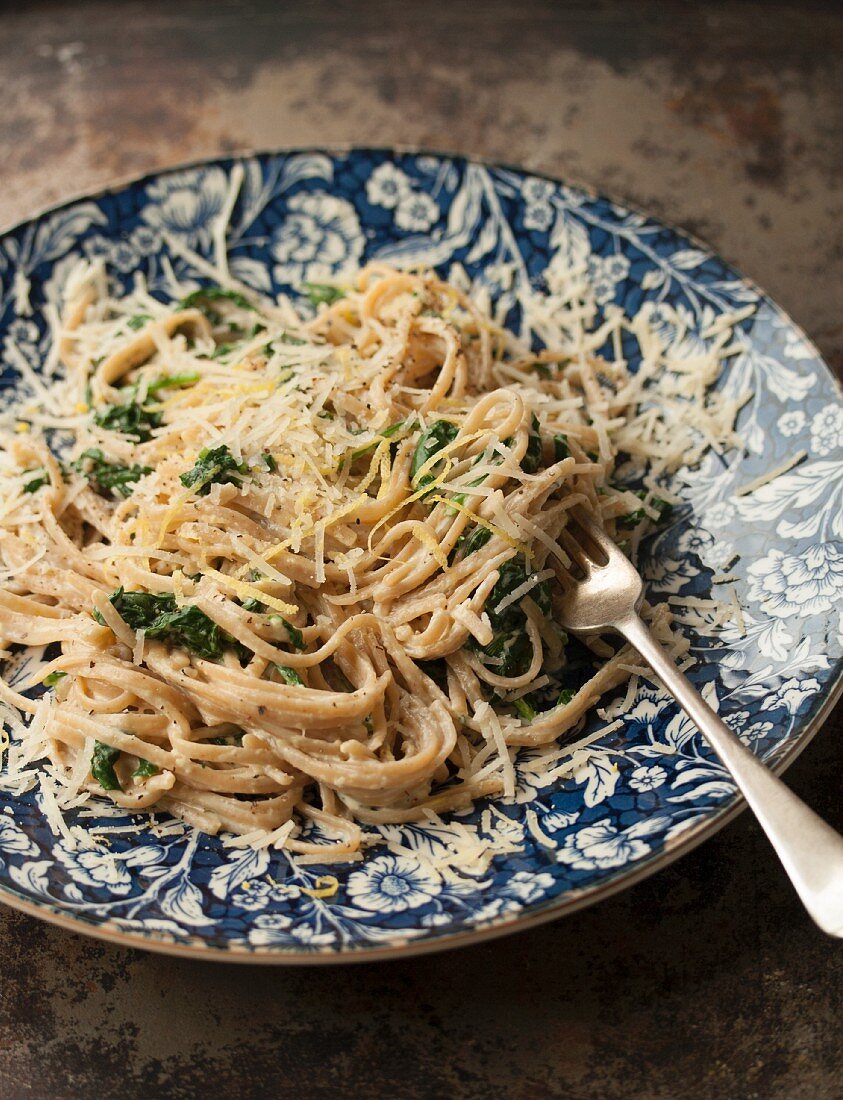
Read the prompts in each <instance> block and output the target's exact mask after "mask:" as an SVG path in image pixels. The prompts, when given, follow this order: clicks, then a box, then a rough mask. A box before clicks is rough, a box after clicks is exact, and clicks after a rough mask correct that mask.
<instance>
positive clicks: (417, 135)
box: [0, 0, 843, 1100]
mask: <svg viewBox="0 0 843 1100" xmlns="http://www.w3.org/2000/svg"><path fill="white" fill-rule="evenodd" d="M841 56H843V13H841V12H840V9H839V7H838V6H837V5H835V4H832V3H829V4H818V3H805V2H803V3H792V4H775V3H765V4H760V3H759V4H756V3H731V4H720V3H709V4H706V5H692V4H686V3H684V2H674V0H661V2H652V0H649V2H648V0H642V2H635V3H633V2H626V3H624V2H623V0H613V2H610V3H599V2H594V3H568V4H564V3H553V2H551V0H518V2H517V3H510V2H508V0H485V2H483V3H473V2H470V0H463V2H460V0H451V2H450V3H444V2H441V0H427V2H421V0H402V2H400V3H399V2H396V0H393V2H390V0H356V2H345V0H332V2H327V0H310V2H309V3H299V4H295V3H287V4H283V3H272V2H270V0H264V2H258V0H253V2H242V3H236V2H231V3H208V2H207V0H203V2H201V3H200V2H194V0H182V2H180V3H178V4H176V3H161V2H157V0H154V2H152V0H145V2H141V0H122V2H120V0H110V2H106V0H101V2H93V3H81V2H77V3H33V2H30V3H28V4H2V5H0V102H2V104H3V110H2V112H0V153H1V154H2V161H0V163H1V164H2V169H0V179H2V187H0V224H8V223H11V222H13V221H15V220H17V219H18V218H21V217H24V216H26V215H27V214H29V213H32V212H34V211H35V210H37V209H38V208H40V207H41V206H43V205H45V204H47V203H51V202H53V201H56V200H59V199H62V198H64V197H67V196H68V195H71V194H75V193H78V192H81V191H84V190H89V189H91V188H96V187H99V186H101V185H103V184H105V183H107V182H109V181H111V180H113V179H114V178H115V177H121V176H126V175H128V174H132V173H137V172H146V171H149V170H150V169H154V168H156V167H159V166H164V165H172V164H174V163H178V162H180V161H185V160H191V159H195V158H197V157H202V156H206V155H213V154H216V153H219V152H227V151H236V150H248V149H252V148H269V147H276V146H284V145H309V144H314V145H318V144H324V143H338V142H342V143H351V142H354V143H358V144H360V143H369V144H378V145H388V144H394V143H402V144H411V145H422V146H428V147H432V148H437V149H454V150H459V151H463V152H467V153H475V154H479V155H482V156H485V157H491V158H501V159H504V160H507V161H510V162H514V163H520V164H523V165H526V166H528V167H534V168H537V169H542V170H544V171H548V172H553V173H558V174H562V175H566V176H569V177H571V178H573V179H577V180H582V181H585V182H588V183H590V184H592V185H594V186H595V187H598V188H602V189H604V190H608V191H610V192H613V193H615V194H617V195H619V196H621V197H623V198H625V199H627V200H629V201H631V202H633V203H634V204H637V205H638V206H641V207H643V208H646V209H647V210H649V211H653V212H655V213H657V214H659V215H661V216H662V217H664V218H666V219H667V220H668V221H671V222H675V223H678V224H680V225H682V226H684V227H685V228H687V229H690V230H691V231H693V232H695V233H697V234H698V235H700V236H702V237H703V238H705V239H706V240H707V241H709V242H710V243H711V244H713V245H714V246H716V247H717V248H718V249H719V250H720V251H721V252H722V253H723V254H724V255H725V256H726V257H727V258H728V259H730V260H732V261H733V262H735V263H736V264H738V266H739V267H741V268H742V269H743V270H744V271H745V272H746V273H747V274H749V275H751V276H752V277H753V278H755V279H756V280H757V281H758V282H759V283H760V284H761V285H762V286H764V287H765V288H766V289H767V290H769V291H770V292H771V293H772V294H773V295H774V297H776V298H777V300H778V301H780V302H781V304H782V305H783V306H784V307H785V308H786V309H788V310H789V311H790V312H791V313H792V315H793V316H794V317H795V318H796V319H797V320H798V321H799V322H800V323H801V324H802V325H803V326H804V327H805V328H806V330H807V331H808V333H809V334H810V335H811V336H812V337H813V339H814V340H815V341H816V342H817V343H818V345H819V346H820V348H821V349H822V351H823V352H824V353H825V355H826V356H827V357H828V358H829V360H831V361H832V362H833V363H835V364H836V365H837V366H838V368H840V367H843V65H842V64H841V60H840V59H841ZM841 733H843V714H841V711H840V710H838V713H837V716H836V718H832V720H831V721H830V722H829V724H828V726H827V727H826V729H825V731H824V732H823V734H822V735H821V736H820V738H819V739H818V741H817V742H816V743H815V744H814V745H813V746H812V747H811V748H809V749H808V750H807V752H806V753H805V755H804V757H803V758H802V759H801V760H800V761H799V762H798V763H797V764H796V765H795V766H794V767H793V769H792V771H791V772H790V773H789V781H790V782H791V783H792V785H793V786H794V788H795V789H796V790H797V791H798V792H799V793H800V794H801V795H803V797H805V798H807V799H808V800H809V801H810V802H811V803H812V804H813V805H815V806H816V807H817V809H819V810H820V811H821V812H822V813H824V814H825V815H826V816H827V818H828V819H829V820H830V821H832V822H833V823H834V824H835V825H836V826H837V827H838V828H843V805H842V804H841V797H840V790H841V783H840V775H841V772H843V753H842V750H841V747H840V734H841ZM841 988H843V962H842V961H841V955H840V950H839V947H838V946H837V945H835V944H833V943H832V942H830V941H827V940H826V939H824V938H823V937H822V935H821V934H820V933H819V932H816V931H815V930H814V929H813V928H812V927H811V926H810V924H809V922H808V920H807V918H806V917H805V916H804V915H803V913H802V912H801V910H800V908H799V905H798V904H797V903H796V901H795V900H794V898H793V896H792V894H791V892H790V889H789V887H788V886H787V885H786V884H785V882H784V881H783V876H782V874H781V873H780V872H779V870H778V868H777V866H776V863H775V860H774V858H773V857H772V855H771V854H770V852H769V851H768V848H767V846H766V844H765V842H764V841H763V838H762V837H761V835H760V833H759V831H758V829H757V828H756V827H755V826H754V824H753V823H752V821H750V820H749V819H748V818H747V817H746V816H744V817H743V818H741V819H740V820H739V821H738V822H736V823H735V824H733V825H731V826H730V827H729V828H728V829H726V830H725V831H724V832H723V833H722V834H720V835H719V836H718V837H716V838H715V839H713V840H712V841H710V842H709V843H707V844H706V845H705V846H704V847H703V848H702V849H700V850H698V851H697V852H695V853H693V854H692V855H691V856H689V857H687V858H686V859H684V860H682V861H681V862H680V863H679V864H678V865H675V866H673V867H671V868H669V869H668V870H666V871H664V872H663V873H662V874H660V875H658V876H657V877H656V878H655V879H652V880H650V881H648V882H646V883H644V884H642V885H640V886H638V887H637V888H635V889H634V890H631V891H629V892H628V893H626V894H624V895H622V896H620V897H618V898H615V899H613V900H611V901H609V902H607V903H606V904H604V905H602V906H600V907H599V908H596V909H592V910H588V911H586V912H584V913H580V914H577V915H575V916H573V917H569V918H567V919H566V920H564V921H559V922H557V923H555V924H553V925H550V926H548V927H545V928H542V929H538V930H536V931H534V932H531V933H527V934H524V935H522V936H517V937H514V938H511V939H508V940H502V941H499V942H497V943H493V944H490V945H488V946H483V947H477V948H474V949H470V950H466V951H462V952H459V953H453V954H444V955H441V956H436V957H430V958H422V959H416V960H406V961H404V962H400V963H392V964H383V965H379V966H375V965H367V966H362V967H361V966H358V967H353V968H347V969H336V970H318V971H316V970H281V969H279V970H250V969H244V968H237V967H234V966H224V965H202V964H198V963H192V962H183V961H177V960H172V959H167V958H163V957H156V956H153V955H148V954H144V953H141V952H132V951H126V950H122V949H119V948H116V947H110V946H105V945H102V944H99V943H95V942H93V941H90V940H85V939H82V938H81V937H77V936H75V935H72V934H69V933H65V932H62V931H59V930H58V929H55V928H51V927H48V926H45V925H42V924H40V923H38V922H36V921H34V920H30V919H29V918H26V917H22V916H20V915H17V914H15V913H12V912H10V911H6V910H0V1096H3V1097H8V1098H17V1097H37V1098H40V1097H51V1098H64V1097H77V1096H80V1097H87V1096H97V1097H121V1098H126V1100H131V1098H134V1097H151V1096H152V1097H157V1096H165V1095H166V1096H174V1097H193V1096H200V1095H205V1094H208V1093H210V1094H211V1095H222V1096H237V1097H263V1096H267V1095H270V1094H272V1095H275V1096H278V1097H282V1098H284V1097H307V1098H310V1097H313V1098H320V1097H323V1096H324V1097H328V1096H331V1097H334V1096H342V1097H345V1096H349V1097H355V1098H356V1097H361V1098H369V1097H372V1098H374V1097H391V1098H392V1097H394V1098H396V1100H400V1098H404V1097H406V1098H416V1097H481V1096H483V1097H485V1096H488V1095H490V1094H491V1095H493V1096H506V1097H513V1098H521V1097H524V1098H527V1097H530V1098H531V1100H532V1098H534V1097H536V1096H540V1097H543V1096H560V1097H561V1096H564V1097H566V1098H567V1100H578V1098H580V1097H582V1098H586V1097H589V1098H591V1097H600V1098H601V1100H614V1098H621V1097H636V1098H639V1097H640V1098H642V1100H650V1098H656V1100H680V1098H686V1097H687V1098H694V1100H706V1098H708V1097H712V1098H720V1097H729V1098H738V1097H740V1098H743V1097H760V1098H763V1100H775V1098H782V1100H784V1098H788V1100H789V1098H791V1097H793V1098H800V1100H801V1098H810V1100H825V1098H828V1100H836V1098H837V1097H839V1096H840V1095H841V1089H843V1085H841V1081H842V1080H843V1053H842V1052H843V1012H841V1009H843V1004H841Z"/></svg>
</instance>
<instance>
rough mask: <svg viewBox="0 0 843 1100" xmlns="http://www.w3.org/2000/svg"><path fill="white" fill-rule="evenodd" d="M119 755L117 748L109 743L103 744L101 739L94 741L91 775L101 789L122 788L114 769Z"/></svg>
mask: <svg viewBox="0 0 843 1100" xmlns="http://www.w3.org/2000/svg"><path fill="white" fill-rule="evenodd" d="M119 755H120V750H119V749H113V748H112V747H111V745H105V744H103V742H102V741H95V742H94V751H93V753H91V775H92V776H93V777H94V779H96V781H97V783H99V785H100V786H101V787H102V788H103V790H106V791H119V790H122V788H121V786H120V780H119V779H118V778H117V773H116V772H115V770H114V764H115V762H116V760H117V757H118V756H119Z"/></svg>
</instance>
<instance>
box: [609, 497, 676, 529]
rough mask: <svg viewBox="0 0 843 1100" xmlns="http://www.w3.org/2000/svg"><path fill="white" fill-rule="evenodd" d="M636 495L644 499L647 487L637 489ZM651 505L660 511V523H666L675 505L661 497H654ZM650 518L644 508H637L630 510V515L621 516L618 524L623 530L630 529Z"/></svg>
mask: <svg viewBox="0 0 843 1100" xmlns="http://www.w3.org/2000/svg"><path fill="white" fill-rule="evenodd" d="M635 495H636V496H637V497H640V498H641V500H644V499H645V498H646V496H647V491H646V490H645V489H636V491H635ZM650 507H651V508H654V509H655V510H656V511H657V512H658V513H659V518H658V520H657V522H658V523H664V521H665V520H666V519H668V518H669V517H670V514H671V513H672V511H673V505H672V504H671V503H670V502H669V501H667V500H662V498H661V497H653V499H652V500H651V501H650ZM649 518H650V517H649V516H648V515H647V513H646V512H645V511H644V509H643V508H636V509H635V511H634V512H630V513H629V515H626V516H621V517H620V518H619V519H618V520H617V525H618V527H620V528H622V529H623V530H629V529H630V528H632V527H637V526H638V524H639V523H641V522H642V521H643V520H645V519H649Z"/></svg>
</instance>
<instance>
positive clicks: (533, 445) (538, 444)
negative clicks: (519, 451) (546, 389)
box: [521, 413, 542, 474]
mask: <svg viewBox="0 0 843 1100" xmlns="http://www.w3.org/2000/svg"><path fill="white" fill-rule="evenodd" d="M531 427H532V431H531V432H530V434H529V435H528V436H527V450H526V451H525V452H524V457H523V458H522V459H521V469H522V470H523V471H524V473H525V474H534V473H535V472H536V471H537V470H538V469H539V467H540V466H541V464H542V437H541V435H540V428H541V425H540V424H539V419H538V417H537V416H536V414H535V413H533V419H532V421H531Z"/></svg>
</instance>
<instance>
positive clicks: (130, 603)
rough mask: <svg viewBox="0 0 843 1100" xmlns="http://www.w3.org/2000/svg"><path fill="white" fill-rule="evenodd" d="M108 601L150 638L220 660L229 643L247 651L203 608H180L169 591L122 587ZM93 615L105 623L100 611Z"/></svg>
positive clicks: (210, 659)
mask: <svg viewBox="0 0 843 1100" xmlns="http://www.w3.org/2000/svg"><path fill="white" fill-rule="evenodd" d="M109 600H110V601H111V603H112V604H113V605H114V607H115V609H116V610H117V612H118V613H119V615H120V617H121V618H122V619H123V620H124V622H126V623H127V624H128V625H129V626H130V627H131V628H132V629H133V630H143V631H145V632H146V637H147V638H151V639H156V640H158V641H163V642H167V643H169V644H170V645H173V646H180V647H181V648H183V649H188V650H190V651H191V653H195V654H196V655H197V656H199V657H205V658H207V659H208V660H209V661H217V660H219V658H220V657H221V656H222V653H223V650H224V649H225V648H226V647H229V646H231V647H234V648H236V649H238V651H240V650H244V651H245V647H242V646H239V645H238V643H237V642H236V641H235V640H234V638H232V637H231V635H230V634H227V633H226V632H225V631H224V630H223V629H222V628H221V627H220V626H218V625H217V623H215V622H214V620H213V619H209V618H208V616H207V615H206V614H205V612H204V611H200V609H199V608H198V607H193V606H187V607H177V606H176V601H175V597H173V596H171V595H169V593H164V594H161V595H158V594H155V593H152V592H126V591H125V589H123V588H122V587H120V588H118V589H117V591H116V592H112V594H111V595H110V596H109ZM94 618H95V619H96V621H97V622H98V623H100V624H102V625H103V626H104V625H105V620H104V619H103V617H102V615H100V613H99V612H98V611H94ZM246 652H248V651H246ZM241 655H242V654H241Z"/></svg>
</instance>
